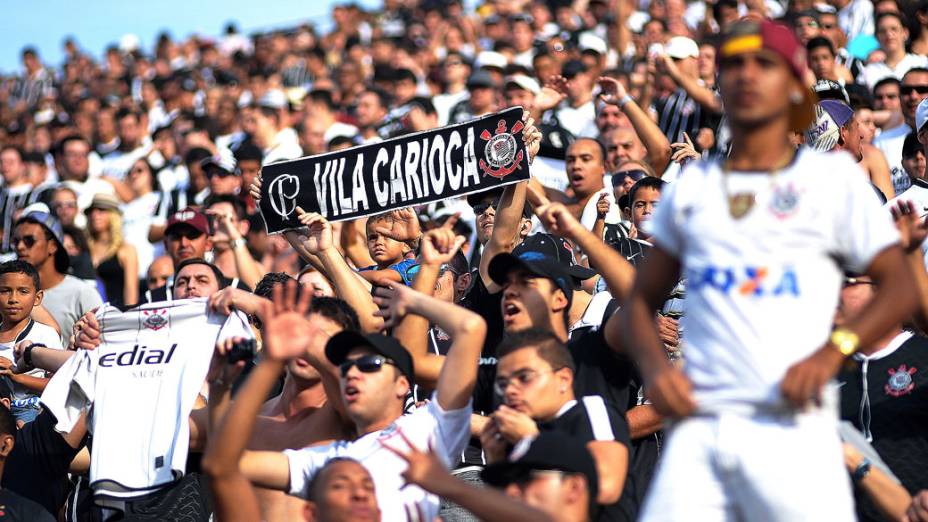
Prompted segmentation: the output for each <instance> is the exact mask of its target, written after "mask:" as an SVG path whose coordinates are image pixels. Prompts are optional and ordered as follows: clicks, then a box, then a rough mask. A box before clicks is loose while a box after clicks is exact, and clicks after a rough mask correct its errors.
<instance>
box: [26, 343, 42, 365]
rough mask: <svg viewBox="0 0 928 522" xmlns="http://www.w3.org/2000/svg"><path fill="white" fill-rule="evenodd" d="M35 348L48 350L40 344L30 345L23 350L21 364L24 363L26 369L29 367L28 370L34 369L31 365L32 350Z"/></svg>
mask: <svg viewBox="0 0 928 522" xmlns="http://www.w3.org/2000/svg"><path fill="white" fill-rule="evenodd" d="M35 347H40V348H48V347H47V346H45V345H44V344H42V343H33V344H30V345H29V346H27V347H26V348H25V349H24V350H23V363H24V364H25V365H26V366H27V367H29V368H34V367H35V366H34V365H33V364H32V350H33V349H34V348H35Z"/></svg>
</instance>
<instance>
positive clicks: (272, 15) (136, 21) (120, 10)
mask: <svg viewBox="0 0 928 522" xmlns="http://www.w3.org/2000/svg"><path fill="white" fill-rule="evenodd" d="M340 3H347V2H346V1H343V2H337V1H334V0H257V1H256V0H157V1H144V0H143V1H137V0H86V1H80V0H77V1H75V0H32V1H31V2H24V3H19V4H16V6H15V7H13V5H11V4H10V2H5V4H6V5H5V7H7V9H5V10H4V16H3V17H4V23H3V37H2V38H0V71H2V72H4V73H10V72H13V71H18V70H19V69H20V67H21V65H20V60H19V53H20V50H21V49H22V48H23V47H24V46H26V45H32V46H34V47H36V48H37V49H38V50H39V55H40V56H41V57H42V61H43V62H44V63H46V64H49V65H55V66H57V65H60V63H61V59H62V56H63V53H62V45H61V43H62V41H63V40H64V38H65V36H68V35H71V36H74V37H75V39H76V40H77V42H78V44H79V45H80V46H81V48H82V49H83V50H84V51H85V52H88V53H90V54H91V55H93V56H95V57H97V58H99V57H100V56H101V55H102V53H103V49H104V48H105V47H106V46H107V45H108V44H110V43H115V42H117V41H118V40H119V38H120V37H121V36H122V35H124V34H127V33H133V34H135V35H137V36H138V37H139V38H140V39H141V41H142V47H143V48H144V49H145V50H146V51H148V52H150V51H151V49H152V44H153V42H154V39H155V36H156V35H157V34H158V33H159V32H160V31H161V30H162V29H167V30H168V31H169V32H170V33H171V35H173V36H174V37H175V38H183V37H186V36H187V35H189V34H191V33H198V34H204V35H209V36H216V35H218V34H220V32H221V31H222V28H223V27H224V26H225V24H226V22H228V21H235V22H237V23H238V26H239V29H241V30H242V31H243V32H245V33H247V32H248V31H250V30H253V29H267V28H272V27H282V26H288V25H294V24H296V23H298V22H302V21H306V20H309V21H314V22H316V23H317V26H322V27H325V26H326V25H327V24H329V23H330V19H329V16H328V15H329V13H330V12H331V8H332V6H333V5H337V4H340ZM357 3H358V4H361V5H364V6H368V7H372V6H379V5H382V2H381V1H380V0H361V1H358V2H357Z"/></svg>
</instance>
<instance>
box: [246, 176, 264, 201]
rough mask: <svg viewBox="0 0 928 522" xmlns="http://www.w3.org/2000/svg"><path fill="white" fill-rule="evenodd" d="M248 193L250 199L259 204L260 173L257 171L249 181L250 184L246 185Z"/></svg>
mask: <svg viewBox="0 0 928 522" xmlns="http://www.w3.org/2000/svg"><path fill="white" fill-rule="evenodd" d="M248 193H249V194H251V197H252V199H254V200H255V203H256V204H259V205H260V204H261V174H260V173H259V174H258V175H257V176H255V179H253V180H252V181H251V185H250V186H249V187H248Z"/></svg>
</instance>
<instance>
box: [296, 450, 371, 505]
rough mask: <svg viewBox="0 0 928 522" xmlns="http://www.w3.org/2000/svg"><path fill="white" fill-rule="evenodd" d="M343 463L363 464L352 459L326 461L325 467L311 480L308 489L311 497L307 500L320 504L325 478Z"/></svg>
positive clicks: (338, 458)
mask: <svg viewBox="0 0 928 522" xmlns="http://www.w3.org/2000/svg"><path fill="white" fill-rule="evenodd" d="M342 462H357V463H358V464H361V463H360V462H358V461H357V460H355V459H353V458H351V457H335V458H332V459H329V460H328V461H326V463H325V466H322V468H320V469H319V471H317V472H316V473H315V474H314V475H313V477H312V478H311V479H309V487H308V488H307V491H308V492H309V496H308V498H307V500H309V501H310V502H315V503H319V501H321V500H322V491H321V490H322V484H323V478H324V477H325V475H326V472H328V470H329V469H330V468H332V467H333V466H336V465H338V464H340V463H342ZM362 465H363V464H362Z"/></svg>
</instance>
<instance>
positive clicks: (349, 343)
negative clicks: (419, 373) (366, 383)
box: [325, 330, 415, 385]
mask: <svg viewBox="0 0 928 522" xmlns="http://www.w3.org/2000/svg"><path fill="white" fill-rule="evenodd" d="M356 348H368V349H370V350H371V351H373V352H375V353H378V354H380V355H383V356H384V357H386V358H388V359H390V360H392V361H393V364H395V365H396V367H397V369H399V371H400V373H402V374H403V375H405V376H406V378H407V379H409V384H410V385H412V384H414V383H415V372H414V371H413V369H414V366H413V361H412V356H410V355H409V352H408V351H407V350H406V348H403V345H402V344H400V343H399V341H397V340H396V339H394V338H393V337H390V336H387V335H382V334H368V335H364V334H361V333H358V332H352V331H348V330H344V331H342V332H339V333H337V334H335V336H333V337H332V338H331V339H329V342H328V343H326V345H325V357H326V359H328V360H329V362H331V363H332V364H334V365H335V366H338V365H340V364H341V363H343V362H345V360H346V359H347V358H348V354H349V353H351V350H354V349H356Z"/></svg>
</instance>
